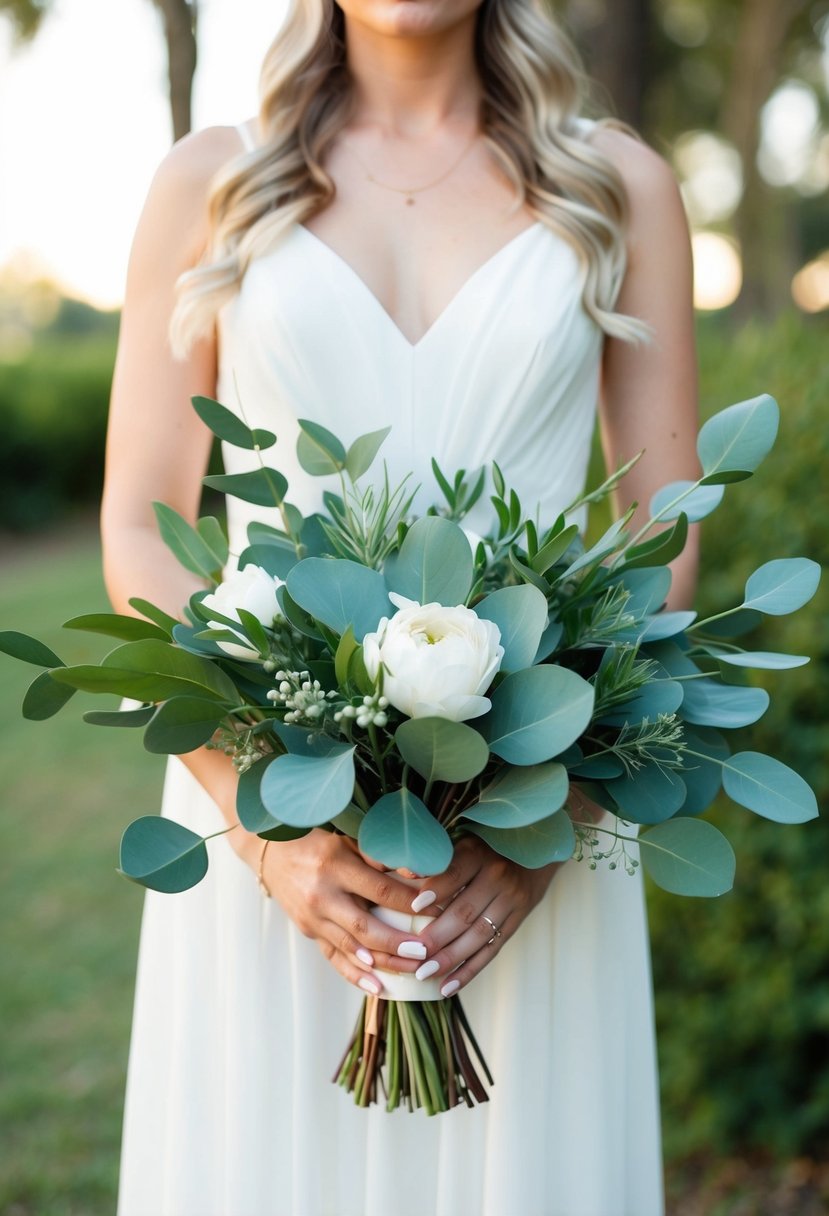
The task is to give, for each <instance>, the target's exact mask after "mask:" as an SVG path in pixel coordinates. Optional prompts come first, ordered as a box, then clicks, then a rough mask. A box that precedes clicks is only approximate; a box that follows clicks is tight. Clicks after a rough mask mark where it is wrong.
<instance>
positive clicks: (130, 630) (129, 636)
mask: <svg viewBox="0 0 829 1216" xmlns="http://www.w3.org/2000/svg"><path fill="white" fill-rule="evenodd" d="M63 627H64V629H81V630H83V631H84V632H85V633H103V634H105V635H106V636H107V637H111V638H121V639H122V640H123V641H125V642H134V641H139V640H140V639H142V638H157V639H158V640H159V641H162V642H169V640H170V635H169V633H168V632H167V631H166V630H165V629H162V628H161V627H160V626H159V625H154V624H152V623H151V622H150V621H142V620H141V618H140V617H137V616H121V615H120V614H118V613H115V612H90V613H87V614H85V615H84V616H73V617H72V619H71V620H69V621H64V622H63ZM58 665H59V664H58ZM53 666H54V664H53Z"/></svg>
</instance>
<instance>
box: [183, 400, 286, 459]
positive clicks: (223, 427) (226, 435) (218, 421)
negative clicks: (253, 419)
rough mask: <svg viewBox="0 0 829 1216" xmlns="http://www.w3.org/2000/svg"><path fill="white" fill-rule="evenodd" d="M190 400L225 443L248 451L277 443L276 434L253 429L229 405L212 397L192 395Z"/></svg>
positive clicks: (199, 414)
mask: <svg viewBox="0 0 829 1216" xmlns="http://www.w3.org/2000/svg"><path fill="white" fill-rule="evenodd" d="M190 400H191V401H192V403H193V409H194V410H195V411H196V413H197V414H198V416H199V417H200V418H201V420H202V422H203V423H204V424H205V425H206V426H208V427H209V428H210V430H211V431H212V432H213V434H214V435H216V436H217V438H219V439H223V440H224V441H225V443H229V444H231V445H232V446H233V447H236V448H246V449H247V450H248V451H253V450H254V449H255V448H260V449H262V450H263V451H264V450H265V449H266V448H270V447H273V445H274V444H275V443H276V435H273V434H271V432H270V431H252V430H251V429H250V427H248V426H246V425H245V423H244V422H243V421H242V419H241V418H237V416H236V415H235V414H234V413H232V412H231V411H230V410H229V409H228V408H227V406H224V405H221V404H220V403H219V402H218V401H214V400H213V399H212V397H191V398H190Z"/></svg>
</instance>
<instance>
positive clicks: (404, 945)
mask: <svg viewBox="0 0 829 1216" xmlns="http://www.w3.org/2000/svg"><path fill="white" fill-rule="evenodd" d="M397 953H398V954H399V955H400V957H401V958H425V957H426V947H425V946H424V945H423V942H401V943H400V945H399V946H398V947H397Z"/></svg>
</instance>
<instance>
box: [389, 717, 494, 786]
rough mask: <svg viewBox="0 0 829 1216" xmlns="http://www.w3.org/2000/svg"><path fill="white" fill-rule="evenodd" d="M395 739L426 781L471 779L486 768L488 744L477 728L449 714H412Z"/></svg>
mask: <svg viewBox="0 0 829 1216" xmlns="http://www.w3.org/2000/svg"><path fill="white" fill-rule="evenodd" d="M394 741H395V743H396V744H397V747H398V750H399V752H400V755H401V756H402V757H403V759H404V761H405V762H406V764H408V765H409V766H410V767H411V768H413V769H414V770H415V772H416V773H420V775H421V777H424V778H425V779H426V781H428V782H432V781H451V782H453V783H454V782H460V781H469V780H470V779H471V778H472V777H477V776H478V774H479V773H481V772H483V770H484V768H485V767H486V763H487V760H489V748H488V747H487V745H486V743H485V742H484V740H483V739H482V738H481V736H480V734H479V733H478V731H476V730H474V729H473V728H472V727H471V726H467V725H466V724H465V723H464V722H450V721H449V720H448V719H447V718H409V719H408V720H407V721H405V722H401V724H400V726H398V728H397V730H396V731H395V735H394Z"/></svg>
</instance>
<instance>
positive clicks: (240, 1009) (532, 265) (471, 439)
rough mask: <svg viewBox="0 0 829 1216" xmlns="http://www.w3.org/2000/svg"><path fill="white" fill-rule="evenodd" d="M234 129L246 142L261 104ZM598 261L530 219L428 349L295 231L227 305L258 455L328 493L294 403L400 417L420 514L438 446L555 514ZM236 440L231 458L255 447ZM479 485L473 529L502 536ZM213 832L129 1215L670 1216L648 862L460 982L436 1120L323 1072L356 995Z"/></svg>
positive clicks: (585, 123) (568, 455)
mask: <svg viewBox="0 0 829 1216" xmlns="http://www.w3.org/2000/svg"><path fill="white" fill-rule="evenodd" d="M576 122H577V123H578V127H577V130H578V131H580V132H587V131H589V128H590V125H591V123H590V120H588V119H578V120H576ZM239 133H240V135H241V137H242V139H243V140H244V142H245V144H246V145H247V146H248V147H251V146H253V139H254V135H253V132H252V130H251V128H250V126H249V125H248V124H243V125H242V126H241V127H240V128H239ZM583 274H584V271H583V267H582V264H581V262H580V260H579V258H578V256H577V254H576V252H575V251H574V249H573V247H572V246H571V245H570V244H569V243H568V241H567V240H566V239H564V238H563V237H561V236H559V235H557V234H556V233H554V232H553V231H552V230H551V229H550V228H549V227H547V226H546V225H544V224H542V223H534V224H532V226H531V227H528V228H526V229H525V230H523V231H522V232H520V233H519V235H518V236H515V237H514V238H513V239H511V240H509V241H508V242H507V243H506V244H505V245H504V246H503V247H502V248H501V249H500V250H499V251H498V252H497V253H495V254H494V256H492V257H491V258H490V259H489V260H488V261H486V262H485V263H484V264H483V265H482V266H480V267H479V269H478V270H477V271H476V272H475V273H474V274H473V275H472V276H471V277H470V278H469V279H468V280H467V282H466V283H465V284H464V286H463V287H462V288H461V289H460V291H458V293H457V294H456V296H455V297H454V299H453V300H452V301H451V303H449V304H448V306H447V307H446V308H445V310H444V312H443V313H442V314H441V315H440V316H439V317H438V319H437V320H436V321H435V322H434V324H433V325H432V326H431V328H430V329H429V330H428V332H426V334H425V335H424V336H423V337H422V338H421V339H420V341H418V342H416V343H412V342H410V341H408V340H407V339H406V338H405V337H404V335H403V334H402V332H401V331H400V330H399V328H398V327H397V326H396V324H395V323H394V321H393V320H392V319H391V317H390V315H389V314H388V313H387V312H386V311H385V310H384V309H383V307H382V306H381V305H380V303H379V301H378V300H377V299H376V297H375V296H374V295H373V294H372V293H371V292H370V290H369V289H368V287H367V286H366V285H365V284H364V283H363V282H362V280H361V279H360V278H359V277H358V275H357V274H356V272H355V271H354V270H353V269H351V268H350V267H349V265H348V264H347V263H346V262H345V261H344V260H343V258H342V257H341V256H339V255H338V254H336V253H335V252H334V251H333V250H332V249H331V248H329V246H328V245H327V244H325V243H324V242H323V241H322V240H320V239H319V238H318V237H316V236H315V235H313V234H312V233H311V232H310V231H309V230H308V229H306V228H305V227H304V226H301V225H299V224H294V225H293V226H292V227H291V228H290V229H289V230H288V232H287V234H286V235H285V236H284V237H283V238H281V239H280V241H279V243H278V245H277V246H275V247H274V248H273V249H272V251H271V252H269V253H267V254H265V255H261V256H259V257H257V258H255V259H254V260H253V262H252V263H251V264H250V266H249V267H248V269H247V271H246V273H245V275H244V279H243V282H242V285H241V289H240V291H239V293H238V294H237V295H236V296H234V297H233V298H232V299H230V300H229V301H228V302H226V303H225V304H224V306H223V308H222V310H221V313H220V315H219V319H218V334H219V376H218V388H217V396H218V399H219V400H220V401H222V402H223V404H224V405H226V406H227V407H228V408H229V409H231V410H233V411H234V412H236V413H238V414H239V415H240V416H244V419H245V421H246V422H247V423H248V424H249V425H250V426H253V427H263V428H266V429H267V430H270V431H273V432H275V433H276V435H277V436H278V442H277V445H276V447H275V448H274V449H273V450H272V452H269V453H268V454H267V455H268V456H269V457H272V462H273V464H274V465H275V466H276V467H278V468H279V469H280V470H281V471H283V472H284V473H285V474H286V476H287V478H288V482H289V493H288V498H289V500H290V501H291V502H294V503H296V505H297V506H298V507H299V508H300V510H302V511H303V513H308V512H311V511H314V510H318V509H320V508H321V505H322V492H323V490H324V489H326V488H328V487H329V486H332V487H333V488H336V487H334V483H333V481H332V479H326V478H322V479H319V478H311V477H309V476H308V475H307V474H306V473H304V472H303V470H302V468H301V467H300V465H299V464H298V463H297V460H296V457H295V442H296V438H297V434H298V424H297V418H298V417H302V418H308V419H312V420H314V421H316V422H319V423H322V424H323V425H324V426H327V427H328V428H329V429H331V430H332V431H333V432H334V433H335V434H336V435H338V436H339V437H340V438H341V439H342V440H343V442H345V443H346V444H348V443H350V442H351V441H352V440H353V439H354V438H355V437H356V436H357V435H359V434H363V433H365V432H367V431H372V430H376V429H378V428H380V427H384V426H389V425H390V426H391V428H392V429H391V432H390V434H389V436H388V438H387V439H386V442H385V444H384V446H383V449H382V453H381V454H382V456H383V458H384V459H385V461H386V463H387V465H388V469H389V474H390V477H391V480H392V483H393V484H394V483H395V482H396V481H397V480H398V479H399V478H401V477H403V476H405V475H406V474H407V473H411V474H412V479H411V484H412V486H413V487H414V486H419V489H418V490H417V494H416V498H415V509H416V510H418V511H422V510H424V509H425V508H426V507H427V506H428V505H429V504H431V503H436V502H438V501H439V492H438V488H437V486H436V484H435V480H434V476H433V473H432V470H431V467H430V460H431V457H432V456H433V455H434V456H436V457H437V459H438V461H439V463H440V465H441V467H442V468H443V469H444V470H446V471H449V472H453V471H454V470H455V469H457V468H460V467H463V468H466V469H477V468H478V467H479V466H481V465H483V464H485V463H487V462H490V461H492V460H493V459H494V460H497V461H498V463H499V465H500V466H501V468H502V469H503V471H504V474H505V476H506V479H507V482H508V484H510V485H513V486H515V487H516V489H517V490H518V492H519V494H520V495H521V498H522V501H523V503H524V506H525V508H532V510H533V512H534V511H535V508H536V507H537V510H538V518H539V519H540V521H541V522H542V524H544V523H549V522H552V520H553V519H554V518H555V517H556V515H557V514H558V513H559V512H560V511H561V510H562V509H564V507H565V506H567V505H568V504H569V503H571V502H573V501H574V500H575V499H576V498H577V496H578V495H579V493H580V492H581V490H582V488H583V484H584V480H585V475H586V469H587V462H588V456H589V450H590V444H591V438H592V433H593V429H594V424H595V412H596V402H597V395H598V386H599V371H600V357H601V351H602V339H603V335H602V331H601V330H600V328H599V326H598V325H597V324H596V323H595V322H594V321H593V320H592V319H591V318H590V317H589V315H588V314H587V312H586V311H585V309H584V308H583V305H582V302H581V289H582V284H583ZM223 449H224V459H225V465H226V469H227V471H228V472H229V473H236V472H244V471H246V470H248V469H251V468H254V467H256V455H255V454H254V453H251V452H248V451H244V450H242V449H239V448H235V447H231V446H229V445H227V444H224V445H223ZM378 468H380V465H379V463H378ZM488 501H489V500H488V496H487V495H486V494H485V495H483V496H482V499H481V500H480V502H479V503H478V505H477V506H476V507H475V508H474V509H473V511H472V513H471V515H470V516H469V517H468V519H467V520H465V521H464V523H465V525H468V526H469V528H471V529H473V530H475V531H477V532H479V533H484V532H486V531H487V530H488V525H489V523H490V514H489V510H488V509H487V506H488ZM227 509H228V524H229V531H230V549H231V558H230V559H229V562H228V569H229V570H230V569H232V568H233V566H234V562H235V559H236V557H238V554H239V553H240V552H241V550H242V549H243V548H245V546H246V544H247V540H246V527H247V524H248V523H249V521H250V520H252V519H264V520H268V521H271V516H273V515H275V512H273V511H272V510H265V509H263V508H259V507H255V506H252V505H250V504H248V503H244V502H240V501H239V500H237V499H235V498H228V501H227ZM490 510H491V508H490ZM272 522H278V520H275V521H272ZM161 813H162V815H164V816H168V817H170V818H171V819H175V820H177V821H178V822H179V823H182V824H185V825H186V826H187V827H189V828H191V829H193V830H194V831H196V832H199V833H200V834H202V835H207V834H209V833H211V832H217V831H220V830H221V829H222V828H223V827H225V826H226V823H225V820H224V819H223V817H222V815H221V813H220V811H219V808H218V806H217V805H216V804H215V802H214V801H213V800H212V799H211V798H210V797H209V796H208V794H207V793H206V792H205V791H204V790H203V789H202V787H201V786H200V785H199V784H198V782H197V781H196V780H195V778H194V777H192V776H191V774H190V773H189V771H188V770H187V769H186V768H185V766H184V765H183V764H182V762H181V761H180V760H179V759H178V758H176V757H170V758H169V760H168V762H167V769H166V777H165V784H164V792H163V798H162V808H161ZM629 831H630V833H631V836H632V839H631V842H630V845H629V846H628V847H629V851H630V853H631V855H632V856H636V849H637V846H636V843H635V835H634V833H635V829H633V828H631V829H629ZM208 850H209V855H210V868H209V870H208V874H207V876H206V877H205V878H204V879H203V881H202V882H201V883H200V884H199V885H198V886H196V887H195V888H193V889H192V890H190V891H187V892H184V893H182V894H177V895H165V894H159V893H156V892H153V891H148V892H146V894H145V897H144V908H143V917H142V926H141V937H140V947H139V957H138V970H137V978H136V989H135V1005H134V1017H133V1025H132V1038H131V1045H130V1054H129V1067H128V1078H127V1088H126V1102H125V1112H124V1125H123V1140H122V1155H121V1173H120V1189H119V1199H118V1216H661V1213H662V1212H663V1192H662V1162H661V1144H660V1124H659V1099H658V1085H657V1069H656V1053H655V1039H654V1025H653V1007H652V984H651V973H650V955H649V945H648V934H647V922H646V911H645V903H644V892H643V884H642V878H641V869H638V870H637V871H636V873H635V876H634V877H631V876H629V875H628V874H627V873H626V872H625V870H624V868H623V867H620V868H618V869H616V870H615V871H610V870H609V869H608V867H607V863H604V864H603V863H601V862H600V863H599V866H598V868H597V869H596V870H595V871H591V870H590V869H589V866H588V864H587V861H586V860H585V861H582V862H577V861H575V860H570V861H568V862H566V863H565V864H564V865H563V866H562V867H561V868H560V869H559V870H558V872H557V873H556V875H555V877H554V879H553V881H552V882H551V883H550V886H549V888H548V891H547V893H546V895H545V896H544V897H543V899H542V900H541V902H540V903H539V904H538V905H537V907H536V908H535V909H534V911H533V912H532V914H531V915H530V916H529V917H528V919H527V920H526V921H525V922H524V923H523V924H522V925H521V927H520V929H519V930H518V932H517V933H516V934H515V936H514V937H513V938H512V939H511V940H509V941H508V942H507V943H506V944H505V945H504V946H503V948H502V950H501V951H500V953H499V954H498V955H497V956H496V957H495V959H494V960H493V962H492V963H490V965H489V966H487V967H486V968H485V969H484V970H483V971H482V972H481V974H480V975H479V976H478V977H477V978H476V979H474V980H473V981H472V982H471V983H470V985H469V986H468V987H467V988H466V989H465V990H464V991H463V993H462V999H463V1002H464V1006H465V1008H466V1011H467V1014H468V1016H469V1018H470V1020H471V1023H472V1025H473V1027H474V1029H475V1031H476V1035H477V1037H478V1040H479V1042H480V1044H481V1047H482V1050H483V1052H484V1054H485V1056H486V1058H487V1061H488V1063H489V1065H490V1068H491V1069H492V1072H493V1074H494V1077H495V1085H494V1088H493V1089H492V1090H491V1091H490V1096H491V1100H490V1101H489V1102H487V1103H484V1104H482V1105H480V1106H477V1107H475V1108H474V1109H468V1108H467V1107H465V1106H464V1107H459V1108H455V1109H453V1110H452V1111H449V1112H447V1113H444V1114H441V1115H437V1116H434V1117H431V1118H430V1117H428V1116H426V1115H425V1114H424V1113H423V1112H415V1113H411V1112H409V1111H408V1110H398V1111H396V1112H394V1113H392V1114H389V1113H387V1112H386V1111H385V1109H384V1108H383V1107H382V1106H376V1107H372V1108H369V1109H360V1108H357V1107H356V1106H355V1105H354V1104H353V1100H352V1098H351V1097H350V1096H349V1095H347V1094H346V1093H345V1092H344V1091H343V1090H342V1089H340V1088H339V1087H337V1086H335V1085H333V1084H332V1083H331V1077H332V1073H333V1071H334V1069H335V1067H336V1065H337V1062H338V1060H339V1058H340V1055H341V1054H342V1051H343V1050H344V1048H345V1044H346V1041H347V1039H348V1036H349V1034H350V1032H351V1029H352V1027H353V1023H354V1020H355V1017H356V1014H357V1010H358V1008H359V1004H360V1002H361V1000H362V999H363V996H362V993H361V992H360V991H359V990H358V989H356V988H355V987H353V986H351V985H350V984H348V983H346V981H345V980H344V979H343V978H342V977H341V976H340V975H339V974H338V973H337V972H336V971H335V970H334V969H333V968H332V967H331V965H330V964H329V963H327V962H326V961H325V959H324V958H323V956H322V954H321V952H320V950H319V949H318V947H317V945H316V944H315V943H314V942H313V941H311V940H310V939H308V938H306V937H304V936H303V935H302V934H301V933H300V932H299V931H298V929H297V928H296V927H295V925H294V924H293V922H292V921H291V920H290V919H289V918H288V916H287V915H286V913H285V912H284V911H283V910H282V908H281V906H280V904H279V903H278V902H277V901H276V900H274V899H267V898H265V897H264V896H263V894H262V893H261V891H260V890H259V888H258V886H257V881H256V877H255V875H254V873H253V872H252V870H251V869H250V868H249V867H248V866H247V865H245V864H244V863H243V862H242V861H241V860H240V859H239V858H238V856H237V855H236V854H235V852H234V851H233V849H232V848H231V846H230V844H229V842H228V841H227V840H226V839H225V838H224V837H219V838H218V839H216V840H214V841H211V842H210V843H209V844H208Z"/></svg>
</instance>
